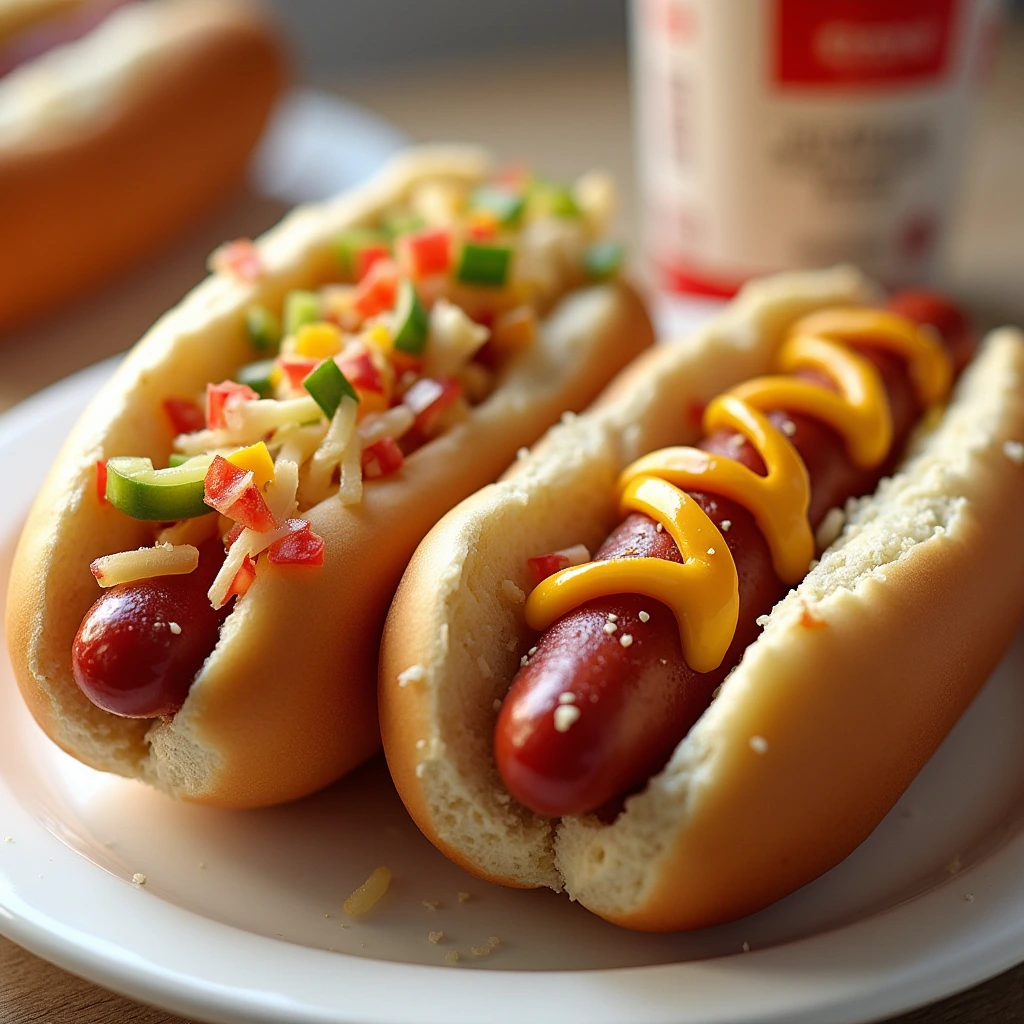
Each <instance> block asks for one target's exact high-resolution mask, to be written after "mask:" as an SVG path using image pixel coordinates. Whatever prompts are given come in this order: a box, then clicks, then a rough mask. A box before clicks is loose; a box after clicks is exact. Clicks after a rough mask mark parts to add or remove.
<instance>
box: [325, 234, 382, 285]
mask: <svg viewBox="0 0 1024 1024" xmlns="http://www.w3.org/2000/svg"><path fill="white" fill-rule="evenodd" d="M381 246H383V247H384V248H386V249H390V248H391V236H390V235H389V234H388V233H387V232H385V231H377V230H375V229H374V228H350V229H349V230H348V231H346V232H344V233H343V234H341V235H339V236H338V237H337V238H336V239H335V240H334V254H335V256H336V257H337V260H338V264H339V266H340V267H341V269H342V270H343V271H344V273H345V275H346V277H355V276H357V271H358V270H359V262H358V260H359V253H360V252H362V250H363V249H373V248H379V247H381Z"/></svg>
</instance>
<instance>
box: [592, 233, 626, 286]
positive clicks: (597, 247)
mask: <svg viewBox="0 0 1024 1024" xmlns="http://www.w3.org/2000/svg"><path fill="white" fill-rule="evenodd" d="M623 256H624V250H623V248H622V245H621V243H619V242H609V241H605V242H595V243H594V244H593V245H591V246H588V247H587V251H586V252H585V253H584V254H583V268H584V270H586V272H587V277H589V278H590V279H591V280H592V281H607V280H608V279H609V278H611V277H614V276H615V275H616V274H617V273H618V272H619V269H620V268H621V267H622V260H623Z"/></svg>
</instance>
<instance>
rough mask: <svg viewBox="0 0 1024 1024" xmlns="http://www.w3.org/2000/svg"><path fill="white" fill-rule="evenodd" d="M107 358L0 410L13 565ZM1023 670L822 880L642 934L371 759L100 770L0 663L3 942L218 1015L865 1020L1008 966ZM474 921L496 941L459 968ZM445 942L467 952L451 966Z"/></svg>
mask: <svg viewBox="0 0 1024 1024" xmlns="http://www.w3.org/2000/svg"><path fill="white" fill-rule="evenodd" d="M110 369H111V367H110V364H103V365H100V366H97V367H93V368H92V369H90V370H87V371H84V372H83V373H81V374H78V375H77V376H75V377H72V378H69V379H68V380H67V381H65V382H63V383H62V384H59V385H56V386H55V387H53V388H51V389H49V390H47V391H45V392H42V393H41V394H39V395H38V396H36V397H34V398H33V399H31V400H30V401H28V402H26V403H24V404H23V405H22V406H21V407H19V408H17V409H15V410H13V411H12V412H10V413H8V414H7V415H6V416H4V417H2V418H0V465H3V467H4V476H5V479H6V480H7V481H8V489H7V491H6V500H5V501H4V502H3V503H2V505H0V537H6V538H9V539H10V543H9V544H8V547H7V551H8V558H9V553H10V544H12V543H13V538H14V535H15V532H16V530H17V527H18V525H19V522H20V520H21V519H22V518H23V517H24V515H25V513H26V511H27V508H28V505H29V502H30V500H31V497H32V494H33V493H34V491H35V490H36V488H37V487H38V485H39V483H40V482H41V479H42V476H43V473H44V472H45V467H46V466H47V465H48V463H49V462H50V460H51V459H52V457H53V456H54V455H55V453H56V451H57V449H58V446H59V445H60V444H61V442H62V440H63V438H64V436H65V433H66V432H67V430H68V428H69V427H70V426H71V424H72V422H73V420H74V418H75V417H76V415H77V414H78V411H79V409H80V408H81V407H82V405H83V404H84V402H85V401H86V400H87V398H88V397H89V396H90V395H91V394H92V393H94V392H95V390H96V389H97V387H98V386H99V384H100V383H101V382H102V380H103V379H104V378H105V376H106V375H107V374H108V373H109V372H110ZM4 574H6V570H5V573H4ZM1022 678H1024V635H1022V636H1021V637H1020V638H1019V639H1018V642H1017V643H1016V645H1015V647H1014V649H1013V651H1012V652H1011V653H1010V655H1009V656H1008V657H1007V659H1006V660H1005V661H1004V663H1003V665H1002V666H1001V668H1000V669H999V671H998V672H997V673H996V674H995V676H994V677H993V679H992V680H991V682H990V683H989V684H988V686H987V687H986V688H985V690H984V691H983V693H982V695H981V697H980V698H979V700H978V701H977V702H976V704H975V705H974V706H973V707H972V708H971V710H970V711H969V713H968V714H967V715H966V716H965V718H964V719H963V721H962V722H961V723H960V725H959V726H958V727H957V728H956V730H955V731H954V733H953V734H952V735H951V736H950V737H949V739H948V740H947V742H946V743H945V744H944V745H943V747H942V748H941V749H940V751H939V752H938V754H937V755H936V756H935V758H934V759H933V760H932V762H931V763H930V764H929V765H928V767H927V768H926V770H925V771H924V772H923V773H922V775H921V776H920V778H919V779H918V780H917V781H916V782H915V783H914V785H913V786H912V787H911V789H910V791H909V792H908V793H907V794H906V795H905V796H904V798H903V799H902V800H901V801H900V802H899V804H898V805H897V807H896V808H895V809H894V810H893V812H892V813H891V814H890V815H889V817H888V818H886V820H885V821H884V822H883V824H882V825H881V826H880V827H879V829H878V830H877V831H876V832H875V834H874V835H873V836H871V838H870V839H869V840H868V841H867V842H866V843H865V844H864V845H863V846H862V847H861V848H860V849H859V850H857V852H856V853H854V854H853V856H851V857H850V858H849V859H848V860H847V861H846V862H844V863H843V864H842V865H840V866H839V867H838V868H836V869H835V870H834V871H832V872H831V873H830V874H828V875H826V876H825V877H823V878H821V879H819V880H818V881H817V882H815V883H814V884H812V885H810V886H807V887H806V888H805V889H803V890H802V891H800V892H798V893H796V894H795V895H793V896H791V897H790V898H788V899H786V900H784V901H782V902H780V903H778V904H776V905H775V906H774V907H771V908H770V909H768V910H766V911H764V912H762V913H760V914H758V915H756V916H754V917H751V918H748V919H747V920H745V921H741V922H739V923H737V924H733V925H729V926H726V927H721V928H716V929H713V930H709V931H705V932H702V933H697V934H692V935H679V936H652V935H641V934H633V933H629V932H625V931H621V930H619V929H616V928H614V927H612V926H610V925H607V924H605V923H603V922H601V921H600V920H598V919H596V918H594V917H592V916H591V915H590V914H588V913H587V912H586V911H584V910H583V909H582V908H580V907H578V906H576V905H574V904H571V903H570V902H569V901H568V900H566V899H565V898H563V897H560V896H557V895H555V894H554V893H551V892H513V891H506V890H502V889H499V888H497V887H494V886H490V885H487V884H485V883H482V882H479V881H476V880H474V879H472V878H470V877H469V876H466V875H464V874H462V873H461V872H460V871H459V869H457V868H456V867H455V866H453V865H452V864H450V863H449V862H448V861H446V860H445V859H444V858H443V857H442V856H441V855H440V854H439V853H437V852H436V851H435V850H434V849H433V847H432V846H430V844H429V843H427V841H426V840H425V839H423V838H422V837H421V836H420V835H419V833H418V832H417V831H416V829H415V827H414V826H413V825H412V823H411V822H410V821H409V819H408V818H407V816H406V815H405V813H404V810H403V808H402V807H401V804H400V803H399V801H398V799H397V797H396V795H395V793H394V791H393V790H392V788H391V786H390V783H389V780H388V778H387V775H386V772H385V771H384V769H383V766H382V765H381V763H379V762H376V763H371V764H370V765H369V766H367V767H366V768H364V769H362V770H361V771H359V772H357V773H356V774H355V776H353V777H351V778H349V779H348V780H345V781H343V782H341V783H340V784H338V785H336V786H334V787H332V788H331V789H329V790H327V791H326V792H324V793H322V794H320V795H318V796H315V797H312V798H310V799H308V800H305V801H301V802H299V803H297V804H294V805H291V806H287V807H283V808H278V809H273V810H267V811H259V812H244V813H238V812H236V813H232V812H219V811H212V810H209V809H205V808H198V807H190V806H183V805H179V804H176V803H174V802H173V801H171V800H169V799H167V798H165V797H163V796H161V795H159V794H157V793H155V792H152V791H150V790H148V789H147V788H145V787H144V786H142V785H141V784H137V783H134V782H130V781H126V780H122V779H117V778H113V777H108V776H105V775H102V774H99V773H97V772H93V771H92V770H90V769H88V768H85V767H84V766H82V765H80V764H78V763H77V762H76V761H74V760H72V759H71V758H69V757H67V756H66V755H65V754H63V753H62V752H61V751H59V750H58V749H56V748H55V747H54V746H53V745H52V744H50V743H49V742H48V741H47V740H46V739H45V737H44V736H43V735H42V733H41V732H40V731H39V730H38V729H37V727H36V726H35V725H34V723H33V722H32V721H31V719H30V717H29V715H28V713H27V711H26V710H25V709H24V707H23V706H22V703H21V701H20V699H19V697H18V694H17V692H16V687H15V685H14V682H13V680H12V679H11V677H10V672H9V670H8V669H5V670H4V672H3V674H2V675H0V838H2V837H5V836H10V837H11V839H12V840H13V841H12V842H4V841H0V932H3V933H4V934H6V935H8V936H9V937H10V938H12V939H13V940H14V941H16V942H18V943H20V944H22V945H23V946H26V947H27V948H29V949H31V950H34V951H35V952H37V953H39V954H40V955H42V956H44V957H46V958H47V959H49V960H52V961H54V962H56V963H58V964H61V965H62V966H64V967H66V968H68V969H70V970H72V971H75V972H76V973H78V974H81V975H84V976H86V977H88V978H91V979H93V980H94V981H97V982H99V983H101V984H104V985H107V986H109V987H110V988H113V989H116V990H118V991H121V992H124V993H126V994H128V995H131V996H134V997H137V998H139V999H143V1000H146V1001H149V1002H152V1003H155V1004H158V1005H160V1006H163V1007H166V1008H167V1009H170V1010H174V1011H176V1012H179V1013H182V1014H186V1015H189V1016H195V1017H200V1018H203V1019H208V1020H212V1021H245V1022H255V1021H275V1022H281V1021H294V1022H327V1021H331V1022H338V1021H353V1022H356V1021H358V1022H378V1021H379V1022H417V1024H427V1022H438V1024H460V1022H467V1024H468V1022H475V1021H478V1020H480V1019H484V1018H486V1019H487V1020H489V1021H494V1022H503V1021H507V1022H515V1024H521V1022H522V1021H524V1020H530V1021H531V1022H547V1021H550V1022H563V1021H565V1020H567V1019H571V1020H587V1021H590V1022H593V1024H602V1022H612V1021H616V1022H620V1021H623V1022H624V1021H629V1022H649V1024H654V1022H668V1021H673V1022H698V1021H699V1022H701V1024H715V1022H723V1024H724V1022H726V1021H728V1022H730V1024H742V1022H750V1024H752V1022H759V1024H766V1022H775V1021H777V1022H780V1024H781V1022H786V1024H798V1022H804V1021H806V1022H810V1021H813V1022H815V1024H829V1022H852V1021H866V1020H870V1019H875V1018H877V1017H878V1016H880V1015H886V1014H890V1013H894V1012H897V1011H899V1010H901V1009H905V1008H908V1007H911V1006H914V1005H917V1004H920V1003H922V1002H925V1001H928V1000H932V999H936V998H939V997H941V996H943V995H946V994H948V993H950V992H952V991H954V990H956V989H959V988H963V987H965V986H967V985H970V984H972V983H974V982H977V981H979V980H981V979H983V978H985V977H988V976H990V975H992V974H995V973H997V972H999V971H1001V970H1003V969H1004V968H1006V967H1008V966H1010V965H1011V964H1013V963H1015V962H1017V961H1018V960H1020V959H1024V870H1022V869H1024V831H1022V829H1021V827H1020V826H1021V815H1020V810H1021V806H1022V805H1021V797H1022V795H1024V784H1022V783H1024V745H1022V744H1021V743H1020V738H1019V737H1020V732H1021V727H1022V724H1024V689H1022V688H1021V686H1020V682H1021V679H1022ZM282 682H283V684H284V683H286V681H282ZM378 864H387V865H389V866H390V867H391V868H392V869H393V871H394V883H393V886H392V889H391V891H390V892H389V894H388V895H387V896H386V897H385V901H384V902H383V903H382V904H381V905H380V906H379V907H378V908H377V909H376V910H375V911H374V912H373V913H372V914H371V915H369V917H368V919H366V920H365V921H356V922H348V921H346V920H345V917H344V915H343V913H342V911H341V904H342V902H343V900H344V898H345V896H346V895H347V894H348V893H349V892H350V891H351V890H352V889H353V888H354V887H355V886H356V885H357V884H358V883H359V882H361V881H362V880H363V879H364V878H365V877H366V876H367V874H368V873H369V872H370V871H371V870H372V869H373V868H374V867H375V866H377V865H378ZM136 872H141V873H143V874H145V875H146V877H147V882H146V884H145V886H144V887H139V886H136V885H133V884H132V882H131V879H132V876H133V875H134V874H135V873H136ZM954 872H955V873H954ZM460 891H464V892H468V893H469V894H470V898H469V899H468V900H466V901H464V902H463V901H460V899H459V897H458V893H459V892H460ZM968 894H969V895H970V897H971V898H970V899H968ZM423 901H437V904H438V905H437V906H436V908H434V907H431V906H427V905H425V904H424V902H423ZM430 931H443V932H444V939H443V941H442V942H440V943H439V944H436V945H435V944H432V943H431V942H429V941H428V938H427V935H428V932H430ZM490 935H497V936H498V937H499V938H500V939H501V945H500V946H498V947H497V949H496V950H495V951H494V953H493V954H492V955H491V956H489V957H487V958H486V959H482V958H474V957H473V956H472V955H471V952H470V950H471V948H472V947H473V946H479V945H481V944H482V943H483V942H484V941H485V940H486V938H487V937H488V936H490ZM745 943H746V944H748V945H749V947H750V949H751V951H750V952H742V949H743V946H744V944H745ZM452 949H457V950H458V951H459V952H460V955H461V959H460V960H459V963H458V965H457V966H445V964H444V958H445V954H446V953H447V952H448V951H449V950H452Z"/></svg>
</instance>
